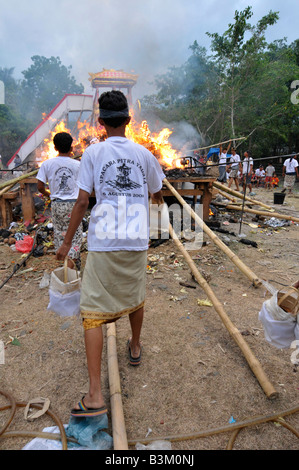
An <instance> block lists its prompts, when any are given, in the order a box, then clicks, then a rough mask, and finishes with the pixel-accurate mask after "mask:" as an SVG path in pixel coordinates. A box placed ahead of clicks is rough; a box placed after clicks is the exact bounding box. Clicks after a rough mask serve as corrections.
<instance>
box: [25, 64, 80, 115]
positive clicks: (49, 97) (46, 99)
mask: <svg viewBox="0 0 299 470" xmlns="http://www.w3.org/2000/svg"><path fill="white" fill-rule="evenodd" d="M31 60H32V62H33V64H32V65H31V66H30V67H29V68H28V69H27V70H25V71H23V72H22V74H23V75H24V79H23V80H22V82H21V94H20V97H21V100H20V101H21V102H20V104H21V111H22V114H23V115H24V116H26V117H27V118H28V119H30V120H32V121H33V122H34V123H35V124H37V123H38V122H40V121H41V118H42V114H43V113H46V114H48V113H49V112H50V111H51V109H53V108H54V106H56V104H57V103H58V102H59V101H60V100H61V99H62V98H63V96H64V95H65V94H67V93H76V94H77V93H78V94H80V93H83V92H84V87H83V85H82V84H80V85H78V84H77V83H76V80H75V78H74V77H73V76H72V75H71V69H72V67H71V66H69V67H66V66H65V65H62V63H61V60H60V58H59V57H50V58H46V57H43V56H38V55H35V56H33V57H31Z"/></svg>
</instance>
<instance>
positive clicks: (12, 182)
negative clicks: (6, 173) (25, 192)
mask: <svg viewBox="0 0 299 470" xmlns="http://www.w3.org/2000/svg"><path fill="white" fill-rule="evenodd" d="M37 173H38V170H34V171H30V172H29V173H24V174H23V175H21V176H18V177H17V178H12V179H10V180H7V181H5V182H4V183H1V184H0V189H3V188H6V187H7V186H10V185H13V186H14V185H15V184H17V183H19V182H20V181H22V180H25V179H27V178H31V176H35V175H36V174H37Z"/></svg>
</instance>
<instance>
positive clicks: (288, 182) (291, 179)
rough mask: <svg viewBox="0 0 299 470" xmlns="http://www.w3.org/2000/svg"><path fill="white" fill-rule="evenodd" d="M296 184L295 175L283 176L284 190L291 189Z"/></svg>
mask: <svg viewBox="0 0 299 470" xmlns="http://www.w3.org/2000/svg"><path fill="white" fill-rule="evenodd" d="M295 183H296V175H285V177H284V187H285V188H286V189H292V188H293V187H294V185H295Z"/></svg>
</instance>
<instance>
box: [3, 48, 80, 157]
mask: <svg viewBox="0 0 299 470" xmlns="http://www.w3.org/2000/svg"><path fill="white" fill-rule="evenodd" d="M31 60H32V62H33V63H32V65H31V66H30V67H29V68H28V69H27V70H24V71H23V72H22V74H23V77H24V78H23V79H21V80H15V79H14V77H13V73H14V67H11V68H0V80H2V81H3V82H4V85H5V105H0V135H1V139H0V154H1V155H2V157H3V160H4V161H8V160H9V159H10V158H11V157H12V155H13V154H14V153H15V151H16V150H17V149H18V148H19V146H20V145H21V144H22V143H23V142H24V140H25V139H26V137H27V136H28V135H29V134H30V132H32V130H33V129H34V128H35V127H36V126H37V125H38V124H39V123H40V122H41V120H42V118H43V114H48V113H49V112H50V111H51V110H52V109H53V108H54V107H55V106H56V104H57V103H58V102H59V101H60V100H61V99H62V98H63V97H64V95H65V94H67V93H76V94H80V93H83V92H84V87H83V85H81V84H80V85H78V84H77V83H76V80H75V78H74V77H73V76H72V75H71V69H72V67H71V66H69V67H66V66H64V65H63V64H62V63H61V60H60V58H59V57H50V58H46V57H43V56H37V55H36V56H33V57H32V58H31Z"/></svg>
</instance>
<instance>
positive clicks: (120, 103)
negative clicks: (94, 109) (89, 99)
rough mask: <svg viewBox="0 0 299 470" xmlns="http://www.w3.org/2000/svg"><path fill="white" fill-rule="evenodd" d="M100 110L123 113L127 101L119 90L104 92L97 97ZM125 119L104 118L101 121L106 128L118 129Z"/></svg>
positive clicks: (126, 106)
mask: <svg viewBox="0 0 299 470" xmlns="http://www.w3.org/2000/svg"><path fill="white" fill-rule="evenodd" d="M99 107H100V109H107V110H109V111H123V110H124V109H126V108H128V101H127V98H126V97H125V95H124V94H123V93H122V92H121V91H119V90H112V91H106V92H104V93H102V94H101V96H100V97H99ZM126 119H127V117H115V118H105V119H103V121H104V122H105V124H107V126H110V127H114V128H117V127H120V126H122V125H123V124H124V123H125V121H126Z"/></svg>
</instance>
